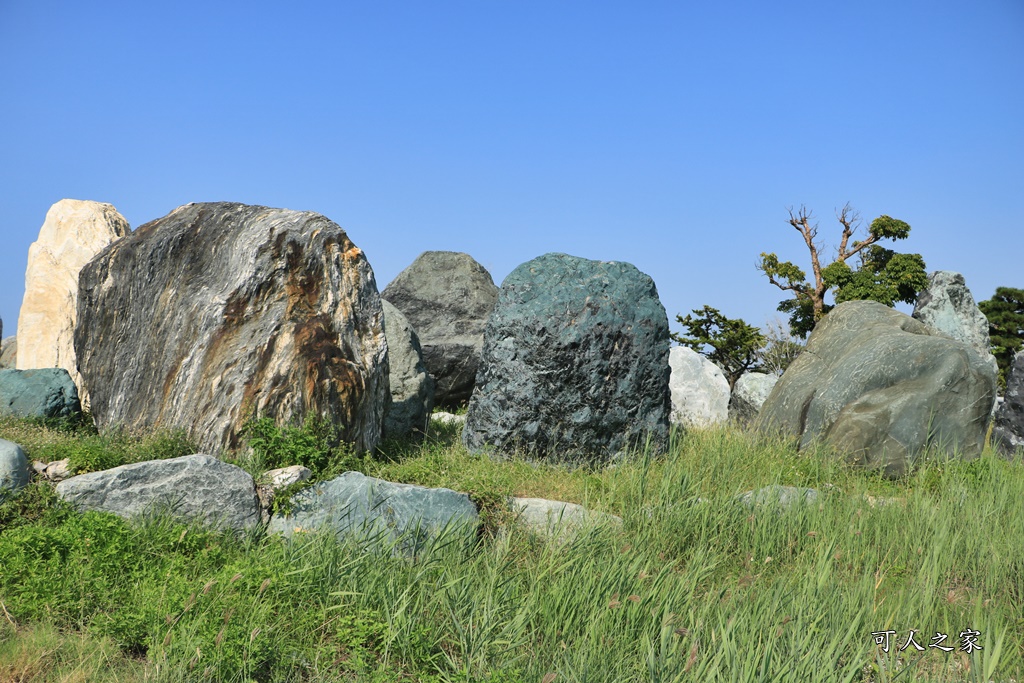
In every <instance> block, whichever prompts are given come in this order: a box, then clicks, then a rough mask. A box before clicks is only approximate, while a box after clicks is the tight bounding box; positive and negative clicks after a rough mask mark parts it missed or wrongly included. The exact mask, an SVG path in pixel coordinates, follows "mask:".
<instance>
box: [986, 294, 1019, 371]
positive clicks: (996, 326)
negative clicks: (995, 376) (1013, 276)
mask: <svg viewBox="0 0 1024 683" xmlns="http://www.w3.org/2000/svg"><path fill="white" fill-rule="evenodd" d="M978 308H980V309H981V312H982V313H984V314H985V317H986V318H988V336H989V342H990V344H991V346H992V355H994V356H995V357H996V363H997V364H998V365H999V383H1000V385H1001V386H1006V374H1007V373H1008V372H1009V371H1010V364H1011V363H1012V362H1013V356H1014V355H1015V354H1016V353H1017V352H1018V351H1020V350H1021V349H1022V348H1024V289H1013V288H1012V287H996V293H995V296H993V297H992V298H991V299H989V300H988V301H982V302H980V303H978Z"/></svg>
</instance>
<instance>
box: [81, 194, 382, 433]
mask: <svg viewBox="0 0 1024 683" xmlns="http://www.w3.org/2000/svg"><path fill="white" fill-rule="evenodd" d="M75 352H76V355H77V357H78V366H79V369H80V371H81V373H82V375H83V376H84V377H85V380H86V383H87V385H88V386H89V387H90V391H91V398H92V412H93V415H94V417H95V418H96V423H97V426H98V427H99V428H100V429H104V428H109V427H114V426H121V427H128V428H132V427H153V426H163V427H174V428H183V429H185V430H186V431H187V432H188V433H189V435H190V436H191V437H192V438H193V439H194V440H195V441H196V442H197V444H198V445H199V447H200V450H202V451H203V452H207V453H211V452H213V453H215V452H220V451H223V450H225V449H229V448H234V447H236V446H238V445H239V432H240V430H241V427H242V425H243V424H244V422H245V421H246V419H248V418H249V417H250V416H251V415H253V414H254V412H255V414H257V415H260V416H271V417H273V418H274V419H275V420H276V421H277V422H278V423H279V424H285V423H289V422H293V421H300V420H302V419H303V418H304V417H305V415H306V414H308V413H313V414H315V415H317V416H320V417H323V418H326V419H328V420H330V421H332V422H333V423H335V424H338V425H341V426H342V427H343V429H344V432H343V433H344V435H345V438H346V440H348V441H349V442H350V443H352V444H353V445H354V446H355V447H356V448H357V449H372V448H374V447H375V446H376V445H377V442H378V441H379V439H380V436H381V427H382V424H383V419H384V410H385V404H386V401H387V400H388V396H389V393H388V362H387V342H386V341H385V339H384V323H383V313H382V311H381V303H380V296H379V294H378V293H377V284H376V282H375V280H374V277H373V270H372V269H371V268H370V264H369V263H368V262H367V260H366V257H365V256H364V255H363V253H362V252H361V251H360V250H359V249H358V248H357V247H356V246H355V245H354V244H352V242H351V240H349V238H348V236H347V235H346V234H345V231H344V230H342V228H340V227H339V226H338V225H337V224H336V223H334V222H332V221H331V220H329V219H327V218H326V217H324V216H321V215H320V214H316V213H311V212H300V211H289V210H286V209H271V208H267V207H263V206H247V205H244V204H234V203H226V202H225V203H211V204H187V205H185V206H182V207H179V208H177V209H175V210H174V211H172V212H171V213H170V214H168V215H167V216H164V217H163V218H160V219H157V220H155V221H152V222H150V223H147V224H146V225H143V226H142V227H140V228H139V229H138V230H136V231H135V232H134V233H132V234H131V235H129V236H128V237H125V238H124V239H122V240H119V241H117V242H115V243H113V244H111V245H110V246H109V247H107V249H105V250H104V251H102V252H101V253H100V254H98V255H97V256H96V258H94V259H93V260H92V261H90V262H89V263H88V264H87V265H86V266H85V267H84V268H83V269H82V273H81V276H80V278H79V298H78V322H77V325H76V327H75Z"/></svg>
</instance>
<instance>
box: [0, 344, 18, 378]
mask: <svg viewBox="0 0 1024 683" xmlns="http://www.w3.org/2000/svg"><path fill="white" fill-rule="evenodd" d="M17 362H18V338H17V337H8V338H7V339H4V340H3V342H0V370H14V368H15V366H16V364H17Z"/></svg>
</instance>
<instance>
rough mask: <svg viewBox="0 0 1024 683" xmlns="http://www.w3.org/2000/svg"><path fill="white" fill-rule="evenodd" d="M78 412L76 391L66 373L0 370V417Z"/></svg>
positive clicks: (60, 414) (39, 416)
mask: <svg viewBox="0 0 1024 683" xmlns="http://www.w3.org/2000/svg"><path fill="white" fill-rule="evenodd" d="M80 412H82V406H81V403H80V402H79V400H78V389H76V388H75V383H74V382H72V381H71V376H70V375H69V374H68V371H67V370H65V369H63V368H40V369H38V370H0V415H12V416H14V417H30V418H46V417H70V416H72V415H75V414H77V413H80Z"/></svg>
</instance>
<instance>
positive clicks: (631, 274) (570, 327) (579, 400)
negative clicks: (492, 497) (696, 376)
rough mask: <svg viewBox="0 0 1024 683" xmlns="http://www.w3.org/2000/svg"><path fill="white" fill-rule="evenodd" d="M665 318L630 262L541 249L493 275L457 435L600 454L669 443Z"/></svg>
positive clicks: (479, 445) (536, 450)
mask: <svg viewBox="0 0 1024 683" xmlns="http://www.w3.org/2000/svg"><path fill="white" fill-rule="evenodd" d="M668 380H669V366H668V318H667V317H666V315H665V308H664V307H663V306H662V305H661V301H659V300H658V292H657V289H656V288H655V286H654V281H653V280H651V278H650V277H649V276H647V275H645V274H643V273H641V272H640V271H639V270H637V269H636V267H635V266H633V265H631V264H629V263H623V262H619V261H590V260H587V259H583V258H578V257H575V256H568V255H566V254H546V255H544V256H541V257H538V258H536V259H534V260H532V261H527V262H526V263H524V264H522V265H520V266H519V267H518V268H516V269H515V270H514V271H512V273H511V274H509V276H508V277H507V278H506V279H505V281H504V283H502V287H501V293H500V295H499V296H498V303H497V305H496V306H495V308H494V313H492V314H491V317H490V319H489V320H488V322H487V329H486V331H485V333H484V348H483V353H482V356H481V364H480V372H479V373H478V374H477V380H476V388H475V389H474V391H473V398H472V400H471V401H470V404H469V411H468V413H467V416H466V426H465V429H464V430H463V432H462V441H463V443H464V444H465V445H466V446H467V447H468V448H470V449H471V450H475V451H479V450H481V449H484V448H485V447H493V448H494V449H496V451H497V452H498V453H504V454H511V453H514V452H516V451H521V452H523V453H526V454H528V455H531V456H533V457H539V458H545V459H549V460H569V461H573V460H575V461H580V460H587V461H591V462H593V461H605V460H608V459H611V458H613V457H614V456H616V455H617V454H619V453H622V452H623V451H626V450H628V449H630V448H634V447H643V446H644V445H645V443H646V442H647V441H648V440H649V441H650V446H651V448H652V449H653V450H654V451H656V452H657V451H660V450H662V449H664V448H665V446H666V445H667V441H668V416H669V403H670V401H669V391H668Z"/></svg>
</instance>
